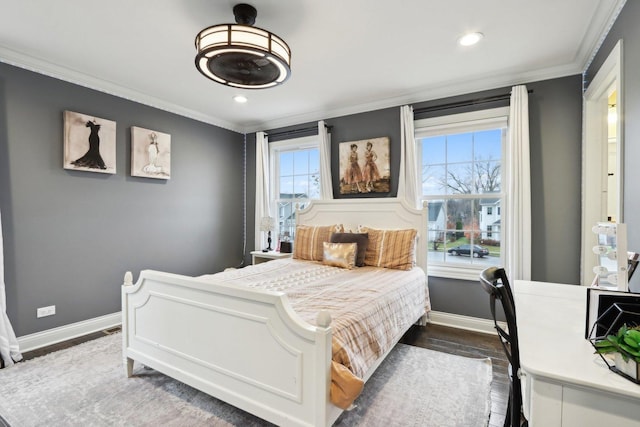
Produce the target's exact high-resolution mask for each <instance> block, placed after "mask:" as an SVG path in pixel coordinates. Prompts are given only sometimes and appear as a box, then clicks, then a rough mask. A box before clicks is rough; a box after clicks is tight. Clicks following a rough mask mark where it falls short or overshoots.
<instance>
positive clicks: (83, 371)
mask: <svg viewBox="0 0 640 427" xmlns="http://www.w3.org/2000/svg"><path fill="white" fill-rule="evenodd" d="M121 347H122V337H121V334H120V333H116V334H113V335H110V336H107V337H104V338H98V339H96V340H93V341H89V342H86V343H83V344H80V345H77V346H74V347H71V348H69V349H65V350H61V351H58V352H55V353H51V354H48V355H46V356H42V357H39V358H36V359H33V360H29V361H26V362H23V363H19V364H16V365H15V366H13V367H11V368H7V369H2V370H0V415H1V416H2V417H3V418H4V420H5V421H6V422H7V423H8V424H9V425H10V426H11V427H29V426H82V427H85V426H161V425H162V426H243V427H244V426H267V425H270V424H269V423H267V422H265V421H263V420H261V419H260V418H256V417H254V416H252V415H250V414H248V413H246V412H243V411H241V410H239V409H236V408H234V407H233V406H231V405H228V404H226V403H224V402H221V401H220V400H217V399H215V398H213V397H211V396H209V395H207V394H204V393H202V392H199V391H197V390H195V389H193V388H191V387H189V386H187V385H185V384H183V383H180V382H178V381H176V380H173V379H171V378H169V377H167V376H165V375H163V374H161V373H159V372H156V371H154V370H152V369H148V368H145V367H143V366H140V365H138V364H136V368H135V371H134V377H132V378H126V376H125V373H124V367H123V362H122V352H121ZM491 378H492V367H491V360H490V359H488V358H487V359H471V358H465V357H461V356H453V355H449V354H446V353H441V352H436V351H432V350H427V349H423V348H418V347H413V346H409V345H404V344H398V345H397V346H396V347H395V348H394V349H393V350H392V352H391V353H390V354H389V356H388V357H387V359H386V360H385V361H384V362H383V363H382V364H381V365H380V367H379V368H378V370H377V371H376V373H375V374H374V375H373V376H372V377H371V378H370V379H369V381H367V383H366V384H365V388H364V391H363V393H362V395H361V396H360V397H359V398H358V399H357V401H356V407H355V409H352V410H351V411H348V412H345V413H343V414H342V415H341V417H340V418H339V419H338V420H337V421H336V424H335V425H337V426H349V427H350V426H367V427H369V426H385V427H389V426H427V427H428V426H434V427H447V426H456V427H465V426H486V425H487V423H488V419H489V412H490V407H491V404H490V390H491ZM1 425H2V421H1V420H0V426H1Z"/></svg>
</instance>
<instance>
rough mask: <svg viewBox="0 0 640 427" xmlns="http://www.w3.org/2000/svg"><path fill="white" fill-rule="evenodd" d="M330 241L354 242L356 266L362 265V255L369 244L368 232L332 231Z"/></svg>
mask: <svg viewBox="0 0 640 427" xmlns="http://www.w3.org/2000/svg"><path fill="white" fill-rule="evenodd" d="M330 242H331V243H356V244H357V245H358V250H357V252H356V267H364V256H365V253H366V251H367V245H368V244H369V234H367V233H333V234H332V235H331V240H330Z"/></svg>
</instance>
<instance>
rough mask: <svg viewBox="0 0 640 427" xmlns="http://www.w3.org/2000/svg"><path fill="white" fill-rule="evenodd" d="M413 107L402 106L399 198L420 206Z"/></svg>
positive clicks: (413, 205)
mask: <svg viewBox="0 0 640 427" xmlns="http://www.w3.org/2000/svg"><path fill="white" fill-rule="evenodd" d="M416 148H417V147H416V141H415V129H414V124H413V107H412V106H410V105H403V106H402V107H400V173H399V174H398V199H404V200H405V201H406V202H407V203H408V204H409V206H411V207H415V208H420V204H419V199H418V196H419V194H420V191H419V188H420V187H419V185H418V182H419V179H418V159H417V154H416Z"/></svg>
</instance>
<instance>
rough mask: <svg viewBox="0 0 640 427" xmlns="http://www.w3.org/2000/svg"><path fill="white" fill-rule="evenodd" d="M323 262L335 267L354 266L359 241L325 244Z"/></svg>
mask: <svg viewBox="0 0 640 427" xmlns="http://www.w3.org/2000/svg"><path fill="white" fill-rule="evenodd" d="M322 245H323V248H324V250H323V255H322V263H323V264H326V265H331V266H333V267H341V268H349V269H351V268H353V267H355V265H356V250H357V249H358V244H357V243H330V242H324V243H323V244H322Z"/></svg>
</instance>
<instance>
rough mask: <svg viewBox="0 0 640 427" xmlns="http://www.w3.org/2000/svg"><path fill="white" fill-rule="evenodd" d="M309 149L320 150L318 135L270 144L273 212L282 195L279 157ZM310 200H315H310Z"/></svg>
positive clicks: (276, 209)
mask: <svg viewBox="0 0 640 427" xmlns="http://www.w3.org/2000/svg"><path fill="white" fill-rule="evenodd" d="M309 148H317V149H320V138H319V137H318V135H311V136H303V137H300V138H291V139H284V140H281V141H275V142H270V143H269V189H270V192H271V200H269V203H270V204H271V211H272V212H274V213H277V212H278V204H277V202H276V201H277V200H278V199H279V198H278V196H279V195H280V180H279V179H278V178H279V177H278V176H277V173H278V172H279V171H280V165H279V163H278V162H279V158H280V156H278V154H279V153H280V152H281V151H295V150H305V149H309ZM320 173H322V171H320ZM308 200H315V199H311V198H310V199H308ZM279 231H280V230H276V231H275V232H276V235H277V233H279Z"/></svg>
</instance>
